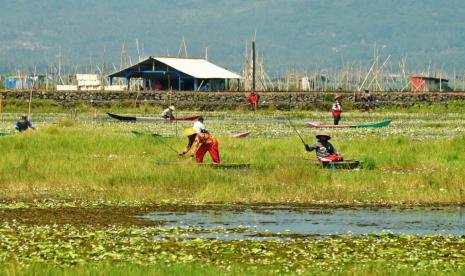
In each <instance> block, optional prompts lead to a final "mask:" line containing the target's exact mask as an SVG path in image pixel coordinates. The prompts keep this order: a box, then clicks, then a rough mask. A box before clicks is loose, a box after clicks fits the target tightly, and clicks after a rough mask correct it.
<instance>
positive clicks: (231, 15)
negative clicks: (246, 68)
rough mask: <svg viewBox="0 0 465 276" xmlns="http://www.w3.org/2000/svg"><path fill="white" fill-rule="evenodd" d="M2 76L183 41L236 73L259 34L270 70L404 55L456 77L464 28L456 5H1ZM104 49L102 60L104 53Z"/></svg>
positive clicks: (47, 0)
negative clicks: (137, 43)
mask: <svg viewBox="0 0 465 276" xmlns="http://www.w3.org/2000/svg"><path fill="white" fill-rule="evenodd" d="M0 3H1V5H0V18H1V21H0V22H1V28H0V71H3V72H4V71H11V70H13V69H15V68H25V67H28V66H32V65H42V66H43V65H46V64H50V63H57V60H58V55H59V49H60V47H61V52H62V57H63V63H64V64H65V65H71V64H81V65H85V64H88V63H90V62H91V60H92V62H94V63H102V62H103V60H104V59H105V62H106V63H107V64H117V65H119V63H120V50H121V46H122V44H123V42H124V41H126V42H127V44H128V47H129V54H130V55H131V57H132V59H133V60H135V59H136V56H137V51H136V49H135V41H136V39H138V40H139V41H140V44H141V47H142V46H143V49H144V53H145V55H168V54H169V55H177V54H178V49H179V44H180V41H181V38H182V37H183V36H184V37H185V39H186V41H187V44H188V53H189V55H191V56H198V55H203V49H204V48H205V47H208V48H209V58H210V60H212V61H214V62H216V63H218V64H221V65H223V66H226V67H228V68H231V69H233V70H236V71H238V70H239V69H240V66H241V63H242V59H243V52H244V45H245V41H246V40H247V39H250V38H251V37H252V36H253V34H254V33H255V32H256V33H257V43H258V48H259V49H263V50H264V53H265V60H266V63H267V65H268V69H269V70H271V71H280V70H284V69H287V68H289V67H297V68H310V69H312V68H324V67H334V66H337V65H338V64H340V63H341V60H345V61H349V62H363V63H369V60H370V58H371V56H372V49H373V45H374V43H377V45H379V47H380V49H381V54H382V55H385V56H387V55H392V57H393V59H398V58H400V57H401V56H407V58H408V63H409V64H410V66H411V67H414V68H418V67H421V66H427V65H428V64H430V63H431V64H432V66H436V67H444V68H456V69H459V68H463V66H464V65H465V44H464V43H463V42H464V41H465V24H463V20H461V16H462V14H463V13H464V11H465V2H464V1H460V0H448V1H435V0H389V1H383V0H334V1H321V0H286V1H278V0H257V1H246V0H234V1H226V0H217V1H209V0H208V1H207V0H182V1H165V0H139V1H112V0H99V1H91V0H80V1H75V0H35V1H26V0H15V1H6V0H0ZM104 48H105V52H104Z"/></svg>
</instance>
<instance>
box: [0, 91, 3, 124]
mask: <svg viewBox="0 0 465 276" xmlns="http://www.w3.org/2000/svg"><path fill="white" fill-rule="evenodd" d="M0 119H1V121H3V93H2V92H0Z"/></svg>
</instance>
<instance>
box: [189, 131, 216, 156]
mask: <svg viewBox="0 0 465 276" xmlns="http://www.w3.org/2000/svg"><path fill="white" fill-rule="evenodd" d="M207 151H208V153H210V156H211V157H212V159H213V162H215V163H217V164H219V163H220V162H221V161H220V150H219V143H218V140H216V139H215V137H213V136H212V135H211V134H210V133H209V132H208V131H207V130H205V129H202V131H201V132H200V133H197V135H196V136H195V140H194V147H193V148H192V152H191V159H192V158H194V157H195V159H196V161H197V163H203V158H204V156H205V154H206V153H207Z"/></svg>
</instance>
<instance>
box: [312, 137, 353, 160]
mask: <svg viewBox="0 0 465 276" xmlns="http://www.w3.org/2000/svg"><path fill="white" fill-rule="evenodd" d="M316 139H318V141H317V142H316V143H315V144H313V145H311V146H309V145H307V144H305V149H306V150H307V151H309V152H310V151H316V157H317V158H318V159H319V160H320V161H322V162H338V161H343V160H344V158H343V157H342V156H341V155H340V154H339V153H338V152H337V150H336V148H335V147H334V146H333V145H332V144H331V143H330V142H329V140H331V136H330V135H329V134H326V133H320V134H318V135H316Z"/></svg>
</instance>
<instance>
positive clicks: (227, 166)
mask: <svg viewBox="0 0 465 276" xmlns="http://www.w3.org/2000/svg"><path fill="white" fill-rule="evenodd" d="M198 165H199V166H202V167H210V168H217V169H248V168H250V164H248V163H220V164H218V163H198Z"/></svg>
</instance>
